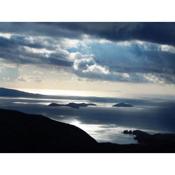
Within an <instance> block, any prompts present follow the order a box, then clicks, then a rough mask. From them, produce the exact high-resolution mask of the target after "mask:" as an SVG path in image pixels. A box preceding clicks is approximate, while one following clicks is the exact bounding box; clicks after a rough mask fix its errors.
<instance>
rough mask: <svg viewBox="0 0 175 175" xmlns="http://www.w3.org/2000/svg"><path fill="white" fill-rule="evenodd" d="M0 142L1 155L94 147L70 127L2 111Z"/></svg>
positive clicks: (94, 143)
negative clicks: (5, 153)
mask: <svg viewBox="0 0 175 175" xmlns="http://www.w3.org/2000/svg"><path fill="white" fill-rule="evenodd" d="M0 139H1V144H0V152H82V151H84V152H86V151H88V150H91V147H92V146H94V145H96V144H97V142H96V141H95V140H94V139H93V138H92V137H90V136H89V135H88V134H87V133H86V132H84V131H83V130H81V129H79V128H77V127H75V126H73V125H69V124H65V123H61V122H57V121H54V120H51V119H49V118H46V117H43V116H41V115H29V114H24V113H21V112H17V111H11V110H4V109H0Z"/></svg>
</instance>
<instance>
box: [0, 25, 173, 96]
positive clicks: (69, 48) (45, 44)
mask: <svg viewBox="0 0 175 175" xmlns="http://www.w3.org/2000/svg"><path fill="white" fill-rule="evenodd" d="M0 86H1V87H8V88H14V89H21V90H26V91H30V92H41V93H45V94H55V93H58V94H59V93H60V94H63V95H66V94H67V95H81V96H83V95H85V96H110V97H113V96H118V97H122V96H125V97H127V96H128V97H129V96H144V95H170V96H171V95H175V23H172V22H171V23H168V22H166V23H143V22H138V23H136V22H133V23H132V22H131V23H126V22H124V23H122V22H120V23H117V22H116V23H111V22H107V23H102V22H101V23H97V22H95V23H90V22H89V23H88V22H85V23H83V22H66V23H59V22H55V23H47V22H46V23H30V22H27V23H8V22H7V23H3V22H1V23H0Z"/></svg>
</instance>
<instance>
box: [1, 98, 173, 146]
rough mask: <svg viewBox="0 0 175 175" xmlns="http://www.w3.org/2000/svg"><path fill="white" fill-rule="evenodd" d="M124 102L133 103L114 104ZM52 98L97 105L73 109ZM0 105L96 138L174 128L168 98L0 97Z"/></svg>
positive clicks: (121, 138)
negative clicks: (36, 115) (46, 119)
mask: <svg viewBox="0 0 175 175" xmlns="http://www.w3.org/2000/svg"><path fill="white" fill-rule="evenodd" d="M121 101H124V102H127V103H130V104H132V105H134V107H120V108H114V107H112V105H113V104H115V103H117V102H121ZM52 102H55V103H61V104H66V103H69V102H87V103H89V102H90V103H96V104H97V106H96V107H84V108H79V109H73V108H70V107H49V106H48V104H50V103H52ZM0 107H1V108H8V109H15V110H18V111H22V112H27V113H32V114H42V115H45V116H48V117H50V118H52V119H54V120H57V121H62V122H66V123H70V124H73V125H76V126H78V127H79V128H81V129H83V130H84V131H86V132H87V133H89V134H90V135H91V136H92V137H94V138H95V139H96V140H97V141H99V142H115V143H121V144H126V143H136V141H135V140H134V139H133V137H132V136H128V135H124V134H123V133H122V132H123V130H125V129H132V130H133V129H140V130H144V131H147V132H150V133H156V132H175V102H174V101H173V99H172V100H167V99H157V98H156V99H146V100H145V99H105V98H102V99H99V98H90V99H89V98H84V99H82V98H81V99H78V98H74V99H67V98H65V99H64V98H62V99H50V98H47V99H46V98H44V99H34V98H10V99H9V98H2V97H1V98H0Z"/></svg>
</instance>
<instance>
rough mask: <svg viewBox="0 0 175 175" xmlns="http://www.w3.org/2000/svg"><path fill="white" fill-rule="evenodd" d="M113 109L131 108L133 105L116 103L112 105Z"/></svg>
mask: <svg viewBox="0 0 175 175" xmlns="http://www.w3.org/2000/svg"><path fill="white" fill-rule="evenodd" d="M113 107H133V105H131V104H129V103H117V104H114V105H113Z"/></svg>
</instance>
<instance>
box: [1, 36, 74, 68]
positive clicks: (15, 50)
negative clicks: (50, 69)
mask: <svg viewBox="0 0 175 175" xmlns="http://www.w3.org/2000/svg"><path fill="white" fill-rule="evenodd" d="M54 44H55V43H54ZM47 45H49V44H48V43H47V39H45V38H44V39H42V40H41V38H40V40H36V38H34V37H32V36H30V37H27V36H20V35H17V36H16V35H11V36H10V37H9V38H6V37H2V36H1V37H0V58H3V59H5V60H8V61H10V62H14V63H18V64H50V65H54V66H68V67H70V66H72V62H71V61H70V60H69V59H68V56H69V55H68V51H66V50H64V49H62V48H59V47H56V46H55V47H54V46H53V47H54V48H51V46H52V44H50V46H48V47H47Z"/></svg>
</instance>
